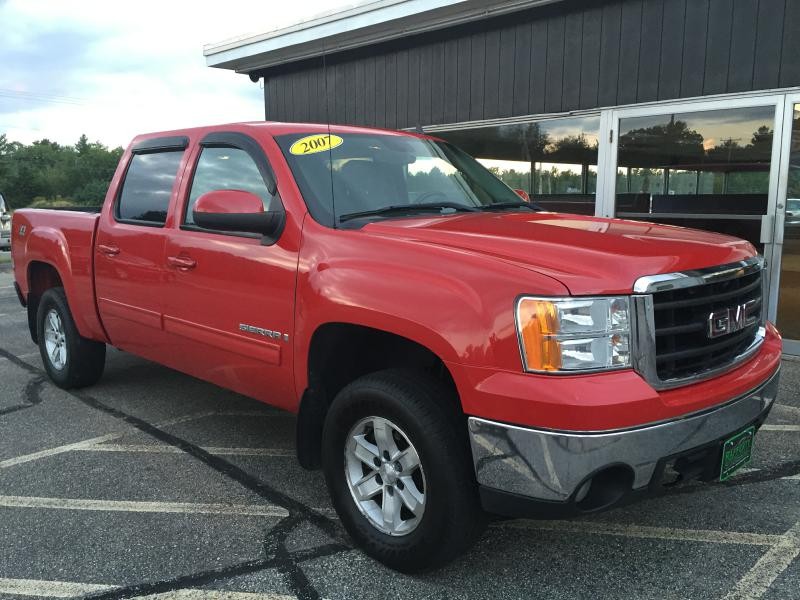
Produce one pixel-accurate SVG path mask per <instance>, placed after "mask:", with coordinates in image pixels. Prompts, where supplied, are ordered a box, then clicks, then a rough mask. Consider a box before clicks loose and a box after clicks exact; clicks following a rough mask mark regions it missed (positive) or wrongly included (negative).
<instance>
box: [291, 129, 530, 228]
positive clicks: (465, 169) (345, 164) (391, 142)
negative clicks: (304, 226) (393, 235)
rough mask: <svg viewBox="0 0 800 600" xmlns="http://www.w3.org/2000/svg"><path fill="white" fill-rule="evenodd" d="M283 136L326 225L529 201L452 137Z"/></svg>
mask: <svg viewBox="0 0 800 600" xmlns="http://www.w3.org/2000/svg"><path fill="white" fill-rule="evenodd" d="M276 140H277V142H278V145H279V146H280V147H281V150H282V151H283V154H284V156H285V157H286V160H287V161H288V163H289V166H290V168H291V169H292V172H293V173H294V176H295V179H296V180H297V183H298V186H299V187H300V191H301V193H302V194H303V197H304V198H305V200H306V203H307V204H308V209H309V211H310V212H311V214H312V216H313V217H314V218H315V219H316V220H317V221H318V222H320V223H323V224H325V225H329V226H335V224H337V223H341V222H344V221H346V220H348V218H353V217H360V216H388V215H389V213H385V214H383V215H367V214H363V215H362V213H371V212H373V211H381V209H387V208H391V209H393V212H392V214H400V213H401V212H402V213H405V214H413V213H414V212H416V211H420V212H421V211H422V210H423V208H425V209H426V210H427V211H430V209H431V208H435V207H436V206H439V205H441V206H442V211H441V212H442V213H447V212H453V211H454V210H462V209H463V210H476V209H486V208H487V207H488V208H491V207H492V206H493V205H509V206H512V207H513V206H517V205H520V204H523V203H522V199H521V198H520V197H519V196H518V195H517V194H516V193H515V192H514V190H512V189H511V188H509V187H508V186H507V185H506V184H505V183H503V182H502V181H500V180H499V179H497V178H496V177H495V176H494V175H493V174H492V173H491V172H490V171H488V170H487V169H486V168H485V167H483V166H482V165H481V164H480V163H479V162H478V161H476V160H475V159H474V158H472V157H471V156H469V155H468V154H466V153H465V152H463V151H461V150H459V149H458V148H456V147H455V146H452V145H450V144H448V143H446V142H437V141H434V140H428V139H422V138H417V137H412V136H399V135H384V134H372V133H369V134H360V133H359V134H346V133H343V134H331V135H330V138H328V134H327V133H319V134H315V135H308V134H291V135H283V136H278V137H277V138H276ZM406 207H407V209H406ZM415 207H417V208H416V209H415ZM462 207H463V208H462ZM398 209H399V210H398ZM428 214H429V212H428Z"/></svg>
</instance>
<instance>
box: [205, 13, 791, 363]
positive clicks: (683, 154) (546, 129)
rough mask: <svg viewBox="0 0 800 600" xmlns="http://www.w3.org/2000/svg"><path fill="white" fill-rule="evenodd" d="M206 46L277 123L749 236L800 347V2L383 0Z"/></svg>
mask: <svg viewBox="0 0 800 600" xmlns="http://www.w3.org/2000/svg"><path fill="white" fill-rule="evenodd" d="M205 54H206V59H207V62H208V64H209V65H210V66H212V67H218V68H224V69H231V70H235V71H236V72H239V73H243V74H246V75H249V76H250V78H251V79H252V80H254V81H259V80H261V81H263V88H264V106H265V118H266V119H267V120H274V121H307V122H319V123H326V122H330V123H336V124H353V125H367V126H377V127H386V128H391V129H411V130H423V131H425V132H426V133H432V134H435V135H437V136H439V137H442V138H444V139H446V140H449V141H452V142H453V143H455V144H457V145H458V146H460V147H462V148H463V149H464V150H466V151H467V152H469V153H470V154H472V155H473V156H475V157H477V158H478V159H479V160H481V162H483V163H484V164H485V165H486V166H488V167H489V168H491V169H492V170H493V171H495V172H496V173H497V174H498V175H499V176H500V177H501V178H502V179H504V180H505V181H506V183H508V184H509V185H510V186H511V187H513V188H516V189H524V190H525V191H526V192H528V193H529V195H530V196H531V198H532V199H533V200H534V201H535V202H536V203H537V204H539V205H540V206H542V207H544V208H546V209H547V210H555V211H563V212H572V213H579V214H594V215H598V216H617V217H624V218H628V219H637V220H646V221H655V222H659V223H668V224H675V225H683V226H688V227H696V228H700V229H708V230H713V231H720V232H725V233H730V234H733V235H736V236H739V237H743V238H746V239H748V240H749V241H751V242H752V243H753V244H754V245H755V246H756V247H757V248H758V250H759V252H760V253H761V254H762V255H763V256H764V258H765V261H766V293H767V295H766V300H767V315H768V317H769V318H770V320H772V321H776V322H777V323H778V326H779V328H780V329H781V330H782V332H783V334H784V337H785V338H786V342H785V350H786V352H789V353H793V354H800V1H798V0H584V1H580V2H579V1H573V0H560V1H558V0H555V1H554V0H538V1H537V0H527V1H526V0H511V1H507V2H499V1H496V0H488V1H485V2H474V1H471V0H467V1H464V0H427V1H425V0H372V1H367V2H361V3H358V4H356V5H354V6H352V7H350V8H348V9H346V10H341V11H338V12H331V13H328V14H324V15H320V16H319V17H316V18H313V19H311V20H308V21H304V22H301V23H297V24H295V25H293V26H290V27H285V28H282V29H279V30H274V31H269V32H265V33H262V34H255V35H251V36H246V37H241V38H237V39H234V40H230V41H227V42H223V43H219V44H213V45H210V46H207V47H206V49H205ZM598 227H601V226H598Z"/></svg>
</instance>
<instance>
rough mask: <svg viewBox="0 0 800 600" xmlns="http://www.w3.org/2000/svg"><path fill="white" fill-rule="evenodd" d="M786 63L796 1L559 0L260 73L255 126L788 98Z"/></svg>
mask: <svg viewBox="0 0 800 600" xmlns="http://www.w3.org/2000/svg"><path fill="white" fill-rule="evenodd" d="M798 56H800V0H583V1H577V0H567V1H565V2H560V3H556V4H552V5H548V6H545V7H542V8H537V9H531V10H528V11H523V12H516V13H513V14H510V15H504V16H500V17H493V18H491V19H486V20H484V21H480V22H477V23H470V24H467V25H462V26H458V27H452V28H449V29H445V30H441V31H436V32H431V33H427V34H423V35H417V36H412V37H406V38H403V39H400V40H395V41H392V42H387V43H384V44H379V45H375V46H371V47H368V48H360V49H357V50H352V51H348V52H342V53H338V54H332V55H329V56H327V57H326V59H325V64H323V61H322V60H310V61H303V62H298V63H291V64H286V65H282V66H280V67H275V68H272V69H269V70H267V71H264V72H262V73H260V75H262V76H263V77H264V78H265V85H264V99H265V105H266V118H267V119H274V120H284V121H303V120H309V119H310V120H316V121H322V122H324V121H331V122H333V123H351V124H356V125H376V126H381V127H391V128H401V127H415V126H417V125H422V126H424V125H431V124H441V123H452V122H457V121H468V120H473V121H474V120H481V119H492V118H497V117H508V116H520V115H527V114H538V113H545V112H547V113H553V112H565V111H570V110H577V109H587V108H596V107H603V106H614V105H620V104H631V103H636V102H649V101H654V100H664V99H674V98H688V97H693V96H702V95H710V94H721V93H728V92H741V91H748V90H758V89H771V88H776V87H789V86H796V85H800V60H798V59H797V57H798ZM326 69H327V76H326V72H325V71H326Z"/></svg>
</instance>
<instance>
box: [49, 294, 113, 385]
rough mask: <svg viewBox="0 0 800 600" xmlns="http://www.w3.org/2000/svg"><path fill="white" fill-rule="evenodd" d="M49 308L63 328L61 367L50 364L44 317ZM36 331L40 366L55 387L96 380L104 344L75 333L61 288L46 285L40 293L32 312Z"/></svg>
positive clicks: (100, 374)
mask: <svg viewBox="0 0 800 600" xmlns="http://www.w3.org/2000/svg"><path fill="white" fill-rule="evenodd" d="M51 311H55V313H56V314H57V315H58V318H59V319H60V321H61V326H62V330H63V343H64V346H65V348H66V358H65V360H64V364H63V366H61V368H58V365H56V364H55V363H54V359H53V358H52V357H51V356H50V355H49V354H48V352H47V343H46V339H45V319H47V318H48V315H49V314H50V312H51ZM36 334H37V336H38V340H39V353H40V354H41V356H42V362H43V363H44V368H45V370H46V371H47V374H48V376H49V377H50V379H51V380H52V381H53V383H55V384H56V385H57V386H58V387H60V388H63V389H65V390H67V389H71V388H80V387H86V386H87V385H92V384H94V383H97V381H98V380H99V379H100V377H101V376H102V375H103V368H104V367H105V362H106V345H105V344H103V343H102V342H95V341H94V340H88V339H86V338H84V337H81V335H80V334H79V333H78V329H77V328H76V327H75V321H74V320H73V318H72V313H71V312H70V310H69V305H68V304H67V296H66V294H64V288H60V287H55V288H50V289H49V290H47V291H46V292H45V293H44V294H43V295H42V298H41V300H40V301H39V309H38V310H37V312H36Z"/></svg>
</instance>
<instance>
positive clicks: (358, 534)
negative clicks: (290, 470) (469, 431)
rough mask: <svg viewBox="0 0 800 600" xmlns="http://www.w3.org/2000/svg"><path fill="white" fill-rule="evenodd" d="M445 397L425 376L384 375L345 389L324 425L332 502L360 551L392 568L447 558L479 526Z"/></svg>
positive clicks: (461, 444)
mask: <svg viewBox="0 0 800 600" xmlns="http://www.w3.org/2000/svg"><path fill="white" fill-rule="evenodd" d="M450 394H451V392H450V391H449V390H447V389H446V388H445V387H444V386H442V385H441V384H440V383H439V382H437V381H436V380H433V379H430V378H428V377H427V376H425V375H424V374H417V373H412V372H406V371H399V370H390V371H383V372H380V373H374V374H371V375H366V376H364V377H362V378H360V379H358V380H356V381H355V382H353V383H351V384H350V385H348V386H347V387H345V388H344V389H343V390H342V391H341V392H340V393H339V394H338V395H337V396H336V398H335V400H334V402H333V404H332V406H331V408H330V411H329V412H328V415H327V418H326V421H325V428H324V433H323V469H324V471H325V478H326V481H327V484H328V488H329V490H330V493H331V498H332V501H333V504H334V507H335V508H336V511H337V513H338V514H339V516H340V518H341V519H342V523H343V525H344V526H345V528H346V529H347V531H348V533H349V534H350V535H351V537H352V538H353V539H354V540H355V541H356V542H357V543H358V544H359V546H361V547H362V548H363V550H364V551H365V552H366V553H367V554H369V555H370V556H372V557H373V558H375V559H377V560H379V561H381V562H383V563H384V564H386V565H388V566H390V567H392V568H394V569H397V570H399V571H404V572H413V571H419V570H422V569H426V568H433V567H436V566H439V565H442V564H444V563H446V562H448V561H449V560H451V559H453V558H454V557H455V556H457V555H458V554H460V553H461V552H463V551H465V550H466V549H467V548H469V546H470V545H471V544H472V543H473V542H474V541H475V540H476V539H477V537H478V536H479V535H480V533H481V532H482V530H483V527H484V525H485V516H484V514H483V511H482V510H481V508H480V506H479V502H478V497H477V491H476V484H475V480H474V475H473V469H472V460H471V454H470V451H469V448H468V445H467V443H466V440H465V438H464V435H463V432H462V431H461V430H460V428H461V427H462V426H465V423H464V419H463V416H462V415H460V413H458V414H457V411H456V410H454V409H453V408H452V406H451V405H450V404H448V396H449V395H450Z"/></svg>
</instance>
